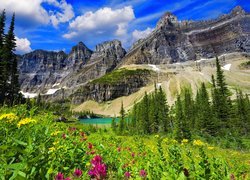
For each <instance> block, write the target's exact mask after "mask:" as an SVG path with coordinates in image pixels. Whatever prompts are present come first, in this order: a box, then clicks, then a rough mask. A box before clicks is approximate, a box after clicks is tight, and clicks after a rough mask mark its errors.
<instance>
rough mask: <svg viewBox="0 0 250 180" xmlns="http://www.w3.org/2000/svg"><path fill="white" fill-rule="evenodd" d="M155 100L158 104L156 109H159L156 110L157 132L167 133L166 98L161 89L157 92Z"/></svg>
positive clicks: (167, 109)
mask: <svg viewBox="0 0 250 180" xmlns="http://www.w3.org/2000/svg"><path fill="white" fill-rule="evenodd" d="M157 96H158V98H157V100H158V104H157V107H158V108H159V110H158V118H159V120H158V122H159V127H160V128H159V131H162V132H167V130H168V127H169V117H168V111H169V108H168V105H167V98H166V95H165V93H164V92H163V90H162V88H161V87H160V88H159V91H158V93H157Z"/></svg>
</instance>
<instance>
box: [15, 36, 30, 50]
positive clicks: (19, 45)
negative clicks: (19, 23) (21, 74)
mask: <svg viewBox="0 0 250 180" xmlns="http://www.w3.org/2000/svg"><path fill="white" fill-rule="evenodd" d="M30 45H31V43H30V41H29V40H28V39H27V38H18V37H16V52H17V53H19V54H24V53H28V52H30V51H32V49H31V47H30Z"/></svg>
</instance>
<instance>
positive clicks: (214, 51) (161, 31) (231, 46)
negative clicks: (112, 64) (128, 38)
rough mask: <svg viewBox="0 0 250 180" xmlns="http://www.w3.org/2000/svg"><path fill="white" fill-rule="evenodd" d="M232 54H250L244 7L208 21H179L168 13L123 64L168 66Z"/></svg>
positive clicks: (249, 18) (248, 19)
mask: <svg viewBox="0 0 250 180" xmlns="http://www.w3.org/2000/svg"><path fill="white" fill-rule="evenodd" d="M231 52H248V53H249V52H250V14H249V13H246V12H245V11H244V10H243V9H242V8H241V7H239V6H237V7H235V8H234V9H233V10H232V11H231V13H230V14H227V15H223V16H221V17H219V18H217V19H214V20H207V21H178V20H177V17H176V16H174V15H173V14H171V13H169V12H168V13H165V14H164V15H163V16H162V17H161V19H160V20H159V22H158V23H157V26H156V28H155V30H154V31H153V32H152V33H151V34H150V35H149V36H148V37H147V38H145V39H142V40H139V41H138V42H136V43H135V44H134V45H133V47H132V48H131V49H130V51H128V53H127V55H126V56H125V58H124V60H123V64H167V63H176V62H184V61H187V60H199V59H202V58H211V57H214V56H219V55H222V54H224V53H231Z"/></svg>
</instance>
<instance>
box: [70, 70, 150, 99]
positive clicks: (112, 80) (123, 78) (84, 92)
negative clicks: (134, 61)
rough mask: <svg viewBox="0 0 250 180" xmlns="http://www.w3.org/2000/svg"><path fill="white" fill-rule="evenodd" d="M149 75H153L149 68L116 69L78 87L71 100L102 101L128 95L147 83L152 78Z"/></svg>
mask: <svg viewBox="0 0 250 180" xmlns="http://www.w3.org/2000/svg"><path fill="white" fill-rule="evenodd" d="M151 76H154V73H153V72H151V71H149V70H140V69H138V70H125V69H121V70H116V71H113V72H112V73H109V74H106V75H104V76H103V77H101V78H99V79H96V80H94V81H92V82H90V83H88V84H86V85H85V86H82V87H81V88H79V89H78V91H77V92H75V93H74V94H73V95H72V102H73V103H75V104H80V103H82V102H84V101H87V100H94V101H97V102H103V101H109V100H113V99H115V98H118V97H121V96H128V95H130V94H132V93H134V92H136V91H138V90H139V89H140V88H141V87H143V86H145V85H147V84H148V83H149V82H150V81H151V79H152V77H151Z"/></svg>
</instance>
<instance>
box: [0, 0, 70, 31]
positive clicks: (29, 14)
mask: <svg viewBox="0 0 250 180" xmlns="http://www.w3.org/2000/svg"><path fill="white" fill-rule="evenodd" d="M44 3H47V4H49V5H52V7H53V8H52V9H51V10H46V9H45V8H44V7H43V4H44ZM0 4H1V5H0V10H1V11H2V10H3V9H6V11H7V13H13V12H15V13H16V15H17V16H16V17H17V19H18V20H20V23H21V24H22V23H23V24H24V25H27V24H39V25H40V24H42V25H46V24H49V23H51V24H52V25H53V26H55V27H56V26H57V25H58V24H59V23H65V22H68V21H69V20H70V19H72V18H73V17H74V12H73V8H72V6H71V5H70V4H68V3H67V2H66V0H61V1H59V0H0Z"/></svg>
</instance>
